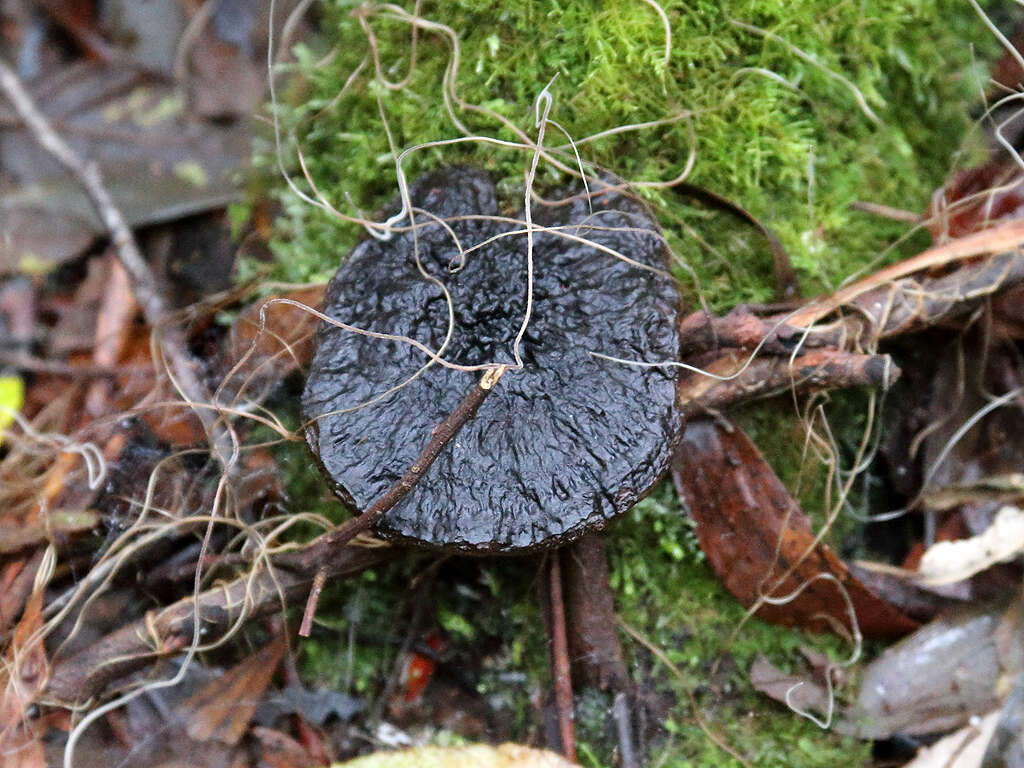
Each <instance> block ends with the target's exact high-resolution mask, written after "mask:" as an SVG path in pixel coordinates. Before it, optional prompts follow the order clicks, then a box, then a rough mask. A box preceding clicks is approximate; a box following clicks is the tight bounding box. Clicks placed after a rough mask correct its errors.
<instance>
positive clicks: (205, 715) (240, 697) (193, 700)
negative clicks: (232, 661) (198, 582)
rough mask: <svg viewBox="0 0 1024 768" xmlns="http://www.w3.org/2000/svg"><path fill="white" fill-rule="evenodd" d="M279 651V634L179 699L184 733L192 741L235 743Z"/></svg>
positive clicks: (276, 660) (280, 651)
mask: <svg viewBox="0 0 1024 768" xmlns="http://www.w3.org/2000/svg"><path fill="white" fill-rule="evenodd" d="M283 653H284V640H283V639H282V638H280V637H279V638H277V639H275V640H274V641H272V642H271V643H270V644H269V645H268V646H267V647H266V648H264V649H263V650H262V651H260V652H259V653H257V654H255V655H254V656H251V657H250V658H248V659H246V660H245V661H243V662H242V663H241V664H239V665H237V666H236V667H234V668H233V669H230V670H228V671H227V672H225V673H224V674H223V675H221V676H220V677H219V678H217V679H215V680H213V681H212V682H210V683H208V684H207V685H206V686H204V687H203V688H202V689H201V690H200V691H199V692H198V693H196V694H195V695H193V696H191V697H189V698H188V699H186V700H185V701H183V702H182V703H181V705H180V706H179V712H180V713H181V715H182V717H183V719H184V721H185V729H186V730H187V731H188V735H189V736H191V737H192V738H193V739H195V740H196V741H211V740H216V741H219V742H221V743H223V744H228V745H232V746H233V745H235V744H237V743H238V742H239V740H240V739H241V738H242V736H244V735H245V732H246V730H247V729H248V727H249V721H250V720H251V719H252V715H253V712H255V711H256V707H257V705H258V704H259V703H260V699H261V697H262V696H263V692H264V691H265V690H266V687H267V685H268V684H269V683H270V678H271V677H273V675H274V670H275V669H277V665H278V663H279V662H280V661H281V655H282V654H283Z"/></svg>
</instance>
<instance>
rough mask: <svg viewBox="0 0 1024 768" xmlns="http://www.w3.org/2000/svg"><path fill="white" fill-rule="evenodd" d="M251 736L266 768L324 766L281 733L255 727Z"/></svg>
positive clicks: (290, 738) (312, 767) (303, 748)
mask: <svg viewBox="0 0 1024 768" xmlns="http://www.w3.org/2000/svg"><path fill="white" fill-rule="evenodd" d="M252 735H253V736H254V737H255V738H256V740H257V741H259V743H260V747H261V748H262V753H261V755H260V759H261V761H262V762H263V763H265V764H266V765H267V766H268V768H314V766H318V765H324V764H325V763H323V762H322V761H320V760H318V759H317V758H316V757H314V756H313V755H311V754H310V753H309V750H307V749H306V748H305V747H304V746H302V744H300V743H299V742H298V741H296V740H295V739H293V738H292V737H291V736H289V735H288V734H286V733H282V732H281V731H277V730H274V729H273V728H264V727H262V726H257V727H255V728H253V729H252Z"/></svg>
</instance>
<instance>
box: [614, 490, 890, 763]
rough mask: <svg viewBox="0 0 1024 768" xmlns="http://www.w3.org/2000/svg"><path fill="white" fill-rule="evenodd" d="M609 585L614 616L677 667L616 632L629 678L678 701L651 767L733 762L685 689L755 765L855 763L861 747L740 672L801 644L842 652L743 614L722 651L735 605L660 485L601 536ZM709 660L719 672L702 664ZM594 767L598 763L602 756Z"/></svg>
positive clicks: (783, 656)
mask: <svg viewBox="0 0 1024 768" xmlns="http://www.w3.org/2000/svg"><path fill="white" fill-rule="evenodd" d="M609 557H610V560H611V568H612V582H613V586H614V587H615V590H616V600H617V608H618V611H619V614H620V616H621V617H622V619H623V620H624V621H625V622H626V623H628V624H629V625H631V626H633V627H635V628H636V629H637V630H639V631H640V632H641V633H643V634H644V636H645V637H646V638H647V639H648V640H649V641H650V642H652V643H653V644H654V645H656V646H657V647H658V648H659V649H660V650H661V651H662V652H663V653H664V654H665V655H666V656H667V657H668V658H669V660H670V661H672V662H673V663H674V664H675V665H676V667H677V668H678V669H679V670H680V671H681V672H682V675H683V680H679V679H678V678H676V677H675V676H674V675H673V674H672V673H671V672H670V671H669V670H668V669H666V668H665V666H664V665H663V664H661V662H659V661H658V660H657V659H655V658H654V657H653V656H652V654H650V652H649V651H648V650H647V649H646V648H644V647H643V646H642V645H640V644H638V643H636V642H634V641H632V640H631V639H630V638H628V637H624V641H625V645H626V647H627V649H629V651H630V653H631V656H632V668H633V670H634V675H635V677H636V678H637V679H636V682H637V683H640V684H645V685H653V686H654V687H655V689H657V690H662V691H666V692H669V693H671V694H672V695H673V696H674V697H675V699H676V701H677V702H678V703H677V705H676V707H675V708H674V709H673V710H672V712H671V713H670V715H669V717H668V718H667V719H666V721H665V723H664V728H665V735H664V736H663V737H662V738H661V740H660V742H659V743H656V745H655V749H654V754H653V755H652V756H651V761H650V762H651V764H658V761H659V760H660V759H661V758H663V757H664V758H665V762H664V763H662V764H663V765H665V766H674V767H678V768H682V767H683V766H732V765H734V764H735V765H738V763H736V762H735V761H733V760H732V759H731V758H729V757H728V756H726V755H725V754H724V753H723V752H722V751H721V750H720V749H719V748H718V747H716V746H715V745H714V744H713V743H712V742H711V741H710V740H709V739H708V738H707V736H705V735H704V733H703V731H702V730H701V729H700V727H699V726H698V725H697V723H696V722H695V721H694V719H693V717H692V713H691V712H690V709H689V706H688V704H687V703H686V702H687V701H688V699H687V695H686V688H689V689H690V690H692V691H694V692H695V694H696V696H697V699H698V702H699V704H700V705H701V707H702V714H703V717H704V718H705V719H706V720H707V721H708V725H709V726H710V727H711V728H712V729H713V730H714V731H715V732H716V733H718V734H719V735H720V736H721V737H722V739H723V740H724V741H725V742H726V743H727V744H728V745H729V746H730V747H731V748H732V749H734V750H736V751H737V752H739V753H740V754H742V755H744V756H746V757H747V758H748V759H749V760H750V761H751V763H752V764H753V765H755V766H758V768H769V767H771V768H774V767H775V766H780V767H781V766H798V767H799V768H811V767H812V766H834V765H851V766H852V765H860V764H863V763H865V762H866V760H867V757H868V754H869V751H870V750H869V745H867V744H864V743H857V742H855V741H853V740H852V739H847V738H844V737H840V736H837V735H835V734H834V733H831V732H829V731H823V730H821V729H820V728H818V727H817V726H816V725H814V724H813V723H811V722H810V721H808V720H805V719H803V718H801V717H798V716H797V715H795V714H794V713H792V712H790V711H789V710H788V709H786V708H785V707H782V706H778V705H775V704H773V703H771V702H769V701H768V700H767V699H766V698H764V697H762V696H761V695H760V694H758V693H757V692H756V691H754V689H753V687H752V686H751V684H750V682H749V679H748V672H749V669H750V665H751V663H752V662H753V661H754V658H755V657H756V656H757V655H758V654H759V653H763V654H765V655H766V656H767V657H768V658H769V659H770V660H771V661H772V662H773V663H775V664H777V665H778V666H780V667H781V668H783V669H785V668H787V667H789V666H790V665H791V664H792V663H793V661H794V660H795V659H796V658H797V656H798V653H799V647H800V646H801V645H812V646H813V647H815V648H817V649H818V650H820V651H822V652H824V653H827V654H828V655H829V656H831V657H832V658H833V659H836V660H837V661H839V660H842V659H844V658H847V657H848V656H849V652H850V649H849V648H848V647H846V646H844V645H843V643H842V642H841V641H839V640H838V639H837V638H833V637H825V636H814V637H811V636H808V635H805V634H804V633H801V632H798V631H796V630H788V629H783V628H780V627H775V626H771V625H768V624H765V623H764V622H761V621H760V620H757V619H751V620H749V621H748V622H747V623H746V624H745V625H744V627H743V629H742V630H741V631H740V632H739V634H738V635H737V636H736V639H735V641H734V642H733V643H732V645H731V646H730V647H729V648H726V647H725V644H726V641H727V640H728V638H729V637H730V635H731V634H732V633H733V630H734V629H735V628H736V626H737V625H738V624H739V622H740V620H741V619H742V618H743V616H744V614H745V611H744V609H743V607H742V606H741V605H739V603H737V601H736V600H735V598H733V597H732V596H731V595H730V594H728V593H727V592H726V591H725V589H724V588H723V587H722V585H721V584H720V583H719V581H718V580H717V578H716V577H715V576H714V574H713V573H712V571H711V570H710V568H709V566H708V565H707V563H706V562H705V561H704V558H703V556H702V555H701V553H700V549H699V547H698V545H697V542H696V537H695V536H694V533H693V531H692V528H691V526H690V523H689V521H688V520H687V519H686V517H685V516H684V515H683V513H682V511H681V510H680V509H679V504H678V501H677V500H676V498H675V494H674V492H673V490H672V488H671V486H670V485H668V484H665V485H664V486H662V487H661V488H660V489H658V490H657V491H656V492H655V493H654V494H652V495H651V496H650V497H648V498H647V499H645V500H644V501H642V502H640V503H639V504H638V505H637V506H636V507H634V508H633V510H632V511H631V512H630V513H628V514H627V515H626V516H625V518H624V519H623V520H622V521H621V522H620V523H618V524H616V525H615V526H614V527H613V529H612V533H611V535H610V536H609ZM716 662H717V664H718V669H719V672H718V673H716V674H715V675H714V676H713V675H712V669H713V668H714V667H715V665H716ZM601 764H602V765H607V764H608V761H607V760H605V762H604V763H601Z"/></svg>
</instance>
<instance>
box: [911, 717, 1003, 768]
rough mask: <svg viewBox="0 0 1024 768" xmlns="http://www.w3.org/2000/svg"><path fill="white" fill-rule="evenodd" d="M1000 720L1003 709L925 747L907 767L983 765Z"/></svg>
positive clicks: (948, 767)
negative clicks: (986, 750)
mask: <svg viewBox="0 0 1024 768" xmlns="http://www.w3.org/2000/svg"><path fill="white" fill-rule="evenodd" d="M998 723H999V711H998V710H996V711H995V712H989V713H988V714H987V715H985V716H984V717H982V718H981V719H979V720H978V721H977V722H975V723H971V724H970V725H965V726H964V727H963V728H961V729H960V730H959V731H957V732H956V733H951V734H949V736H946V737H945V738H942V739H939V740H938V741H937V742H935V743H934V744H932V745H931V746H930V747H925V748H924V749H922V750H921V751H920V752H918V753H917V757H915V758H914V759H913V760H911V761H910V762H909V763H907V764H906V766H904V768H981V761H982V759H983V758H984V757H985V747H987V746H988V743H989V741H991V740H992V734H993V733H995V730H996V725H997V724H998Z"/></svg>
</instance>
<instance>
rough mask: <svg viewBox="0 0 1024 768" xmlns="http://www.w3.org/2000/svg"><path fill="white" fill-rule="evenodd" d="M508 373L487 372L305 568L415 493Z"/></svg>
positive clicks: (311, 554)
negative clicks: (399, 472)
mask: <svg viewBox="0 0 1024 768" xmlns="http://www.w3.org/2000/svg"><path fill="white" fill-rule="evenodd" d="M507 370H508V367H507V366H504V365H503V366H500V367H498V368H491V369H490V370H488V371H485V372H484V375H483V376H481V377H480V380H479V381H478V382H477V384H476V386H475V387H473V390H472V391H471V392H470V393H469V394H468V395H466V397H465V398H464V399H463V401H462V402H461V403H459V405H458V406H457V407H456V408H455V410H454V411H452V412H451V413H450V414H448V416H447V417H446V418H445V420H444V421H442V422H441V423H440V424H438V425H437V426H436V427H434V430H433V432H432V433H431V437H430V441H429V442H428V443H427V446H426V447H425V448H424V449H423V452H422V453H421V454H420V455H419V458H417V459H416V461H414V462H413V463H412V466H410V467H409V469H407V470H406V471H405V474H404V475H402V477H401V479H400V480H399V481H398V482H397V483H395V484H394V485H393V486H391V488H389V489H388V491H387V492H386V493H385V494H384V495H383V496H381V497H380V498H379V499H377V501H375V502H374V503H373V504H371V505H370V506H369V507H367V508H366V510H365V511H364V512H363V513H362V514H361V515H359V516H358V517H353V518H350V519H349V520H346V521H345V522H344V523H342V524H341V525H339V526H338V527H337V528H335V529H334V530H333V531H331V532H330V533H327V534H325V535H323V536H322V537H320V539H319V540H318V543H317V546H316V547H311V548H310V549H309V550H306V551H304V552H303V555H304V561H303V562H304V564H307V565H308V564H309V562H310V561H311V560H313V561H315V560H321V561H324V562H326V557H325V554H324V550H327V549H335V548H338V547H342V546H344V545H345V544H347V543H348V542H350V541H351V540H352V539H353V538H355V537H356V536H358V535H359V534H360V533H362V532H363V531H366V530H368V529H369V528H370V527H371V526H372V525H373V524H374V523H376V522H377V520H378V519H379V518H380V516H381V515H383V514H384V513H385V512H387V511H388V510H389V509H391V508H392V507H393V506H395V505H396V504H397V503H398V502H400V501H401V500H402V499H404V498H405V497H406V496H407V495H408V493H409V491H411V490H412V489H413V486H415V485H416V483H418V482H419V481H420V480H422V479H423V476H424V475H425V474H426V473H427V470H428V469H430V467H431V466H432V465H433V463H434V461H435V460H436V459H437V457H438V456H439V455H440V454H441V451H442V450H444V447H445V446H446V445H448V443H450V442H451V441H452V439H453V438H454V437H455V436H456V435H457V434H459V430H461V429H462V428H463V427H464V426H465V425H466V422H468V421H470V420H471V419H472V418H473V417H474V416H476V412H477V410H478V409H479V408H480V405H481V403H483V401H484V400H486V399H487V396H488V395H489V394H491V390H493V389H494V385H495V384H497V383H498V380H499V379H500V378H501V377H502V376H503V375H504V374H505V371H507ZM325 568H326V565H323V566H321V567H320V569H319V570H318V571H317V581H316V582H314V587H313V590H312V591H311V592H310V593H309V599H308V600H307V601H306V609H305V611H304V613H303V616H302V627H301V628H300V629H299V634H300V635H302V636H303V637H309V632H310V630H311V629H312V626H313V616H314V614H315V613H316V604H317V601H318V600H319V599H320V589H317V588H316V584H317V583H319V584H320V588H321V589H322V588H323V579H325V578H326V572H325ZM321 574H324V576H323V578H321Z"/></svg>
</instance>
